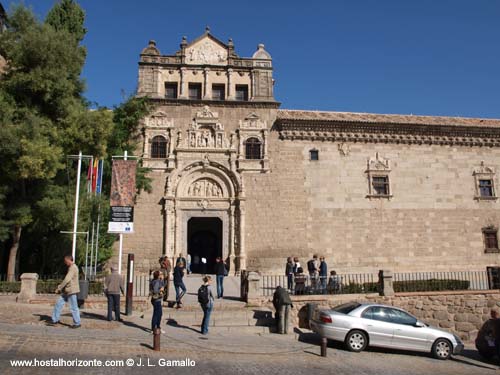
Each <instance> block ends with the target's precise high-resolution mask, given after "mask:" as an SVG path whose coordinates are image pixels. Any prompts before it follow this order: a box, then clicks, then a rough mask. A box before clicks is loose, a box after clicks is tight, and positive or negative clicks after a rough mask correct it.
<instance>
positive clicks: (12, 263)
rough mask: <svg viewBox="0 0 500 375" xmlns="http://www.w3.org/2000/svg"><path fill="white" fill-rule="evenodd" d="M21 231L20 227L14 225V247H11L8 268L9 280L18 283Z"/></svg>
mask: <svg viewBox="0 0 500 375" xmlns="http://www.w3.org/2000/svg"><path fill="white" fill-rule="evenodd" d="M21 230H22V227H21V226H20V225H14V228H13V231H12V246H11V247H10V253H9V265H8V267H7V280H8V281H16V260H17V250H18V249H19V241H20V240H21Z"/></svg>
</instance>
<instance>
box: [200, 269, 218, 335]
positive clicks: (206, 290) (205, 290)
mask: <svg viewBox="0 0 500 375" xmlns="http://www.w3.org/2000/svg"><path fill="white" fill-rule="evenodd" d="M210 284H212V278H211V277H210V276H205V277H204V278H203V285H202V286H200V288H199V289H198V302H199V303H200V306H201V309H202V310H203V320H202V322H201V334H202V335H206V334H208V325H209V323H210V314H211V313H212V309H213V307H214V296H213V294H212V286H211V285H210Z"/></svg>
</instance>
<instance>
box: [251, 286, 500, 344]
mask: <svg viewBox="0 0 500 375" xmlns="http://www.w3.org/2000/svg"><path fill="white" fill-rule="evenodd" d="M270 298H271V300H272V297H270ZM292 301H293V304H294V308H293V309H292V314H291V315H292V319H291V320H292V323H293V324H294V326H297V327H302V328H307V321H306V317H307V304H308V303H315V304H317V305H318V309H328V308H332V307H335V306H338V305H340V304H342V303H346V302H350V301H357V302H361V303H363V302H364V303H381V304H385V305H392V306H396V307H400V308H402V309H404V310H407V311H408V312H410V313H411V314H413V315H415V316H416V317H417V318H418V319H420V320H422V321H424V322H426V323H428V324H430V325H432V326H434V327H438V328H442V329H444V330H446V331H449V332H452V333H455V334H457V335H458V336H460V337H461V338H462V339H463V340H464V341H474V340H475V338H476V336H477V332H478V330H479V329H480V328H481V326H482V325H483V323H484V322H485V321H486V320H488V319H489V312H490V310H491V308H492V307H493V306H500V291H498V290H494V291H484V292H479V291H470V292H425V293H424V292H422V293H397V294H396V295H395V296H393V297H382V296H379V295H377V294H368V295H364V294H363V295H361V294H350V295H336V296H292ZM250 304H255V305H258V304H265V305H269V306H270V307H271V306H272V304H270V300H269V298H262V299H260V300H253V301H250Z"/></svg>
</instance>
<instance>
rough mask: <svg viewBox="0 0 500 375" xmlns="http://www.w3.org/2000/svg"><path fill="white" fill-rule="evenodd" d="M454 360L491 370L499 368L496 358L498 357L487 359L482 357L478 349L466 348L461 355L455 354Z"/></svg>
mask: <svg viewBox="0 0 500 375" xmlns="http://www.w3.org/2000/svg"><path fill="white" fill-rule="evenodd" d="M453 361H456V362H460V363H464V364H467V365H471V366H475V367H480V368H487V369H491V370H498V369H499V367H498V360H496V357H493V358H490V359H486V358H484V357H482V356H481V355H480V354H479V352H478V351H477V350H474V349H464V350H463V351H462V353H460V355H457V356H453Z"/></svg>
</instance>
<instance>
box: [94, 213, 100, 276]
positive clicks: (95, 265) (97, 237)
mask: <svg viewBox="0 0 500 375" xmlns="http://www.w3.org/2000/svg"><path fill="white" fill-rule="evenodd" d="M99 209H101V208H100V206H99ZM99 219H100V215H99V214H97V232H96V239H95V263H94V275H96V274H97V254H98V252H99Z"/></svg>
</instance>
